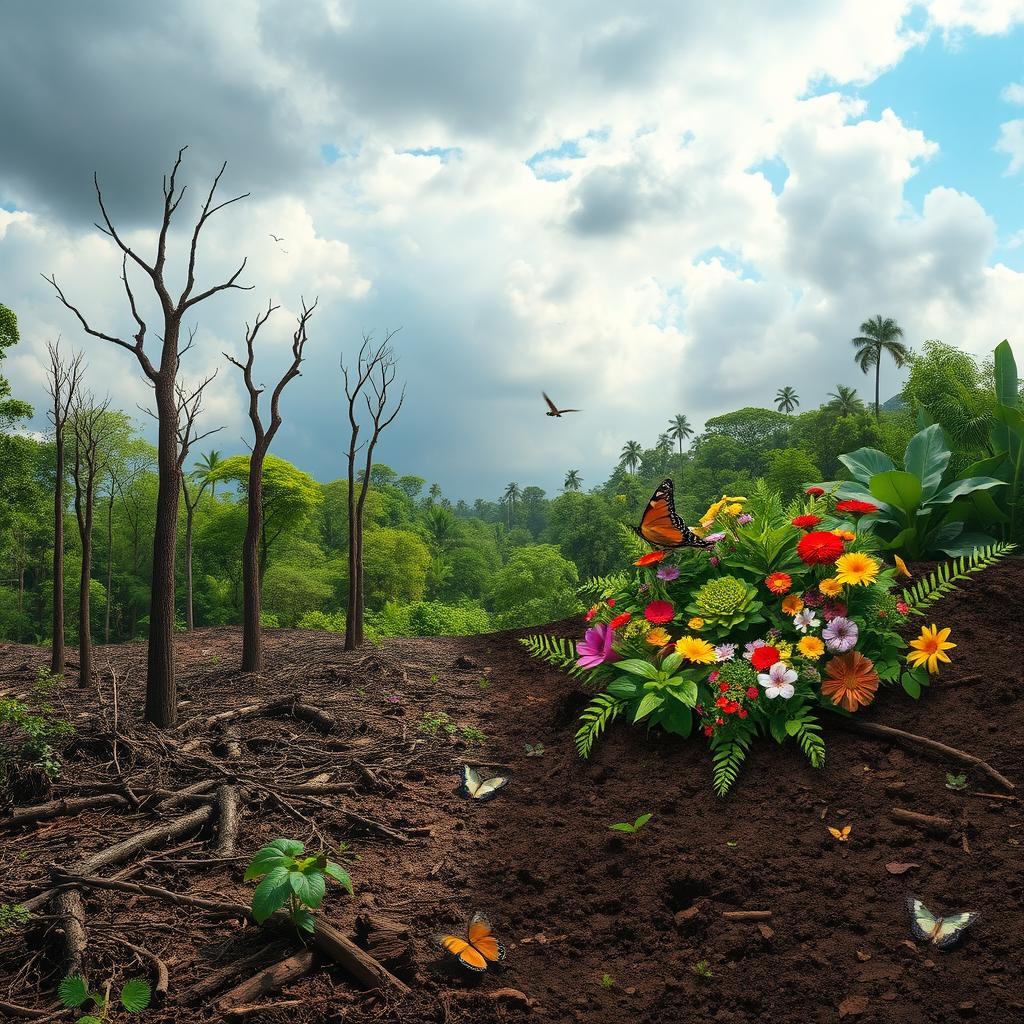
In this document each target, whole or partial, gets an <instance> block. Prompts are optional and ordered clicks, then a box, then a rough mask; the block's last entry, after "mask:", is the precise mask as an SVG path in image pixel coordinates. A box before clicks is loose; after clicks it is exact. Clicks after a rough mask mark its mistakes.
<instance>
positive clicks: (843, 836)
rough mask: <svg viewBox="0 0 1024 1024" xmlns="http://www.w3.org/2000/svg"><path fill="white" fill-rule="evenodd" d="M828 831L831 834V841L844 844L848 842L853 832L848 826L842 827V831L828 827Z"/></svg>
mask: <svg viewBox="0 0 1024 1024" xmlns="http://www.w3.org/2000/svg"><path fill="white" fill-rule="evenodd" d="M828 830H829V832H831V833H832V838H833V839H837V840H839V842H841V843H845V842H848V841H849V838H850V833H851V832H852V831H853V828H852V826H850V825H844V826H843V827H842V829H838V828H833V827H832V826H831V825H829V826H828Z"/></svg>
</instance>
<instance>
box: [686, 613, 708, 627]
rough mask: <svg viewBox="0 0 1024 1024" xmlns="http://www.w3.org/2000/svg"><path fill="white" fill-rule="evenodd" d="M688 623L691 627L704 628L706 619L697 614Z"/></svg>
mask: <svg viewBox="0 0 1024 1024" xmlns="http://www.w3.org/2000/svg"><path fill="white" fill-rule="evenodd" d="M686 625H687V626H689V628H690V629H703V628H704V620H703V619H702V618H701V617H700V616H699V615H695V616H694V617H693V618H692V619H690V621H689V622H688V623H687V624H686Z"/></svg>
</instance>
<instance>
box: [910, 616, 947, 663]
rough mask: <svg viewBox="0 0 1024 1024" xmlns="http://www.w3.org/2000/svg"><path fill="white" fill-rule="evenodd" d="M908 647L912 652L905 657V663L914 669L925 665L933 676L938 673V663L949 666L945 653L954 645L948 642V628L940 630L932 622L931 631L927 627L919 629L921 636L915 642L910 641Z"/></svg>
mask: <svg viewBox="0 0 1024 1024" xmlns="http://www.w3.org/2000/svg"><path fill="white" fill-rule="evenodd" d="M910 646H911V647H913V648H914V650H912V651H911V652H910V653H909V654H908V655H907V661H908V662H909V663H910V664H911V665H913V667H914V668H920V667H921V666H922V665H927V666H928V671H929V672H930V673H931V674H932V675H935V673H936V672H938V671H939V662H940V661H944V662H946V664H947V665H948V664H949V655H948V654H946V651H951V650H952V649H953V648H954V647H956V644H951V643H950V642H949V627H948V626H947V627H946V628H945V629H941V630H940V629H939V628H938V627H937V626H936V625H935V623H934V622H933V623H932V627H931V630H929V629H928V627H927V626H922V627H921V635H920V636H919V637H918V638H917V639H916V640H911V641H910Z"/></svg>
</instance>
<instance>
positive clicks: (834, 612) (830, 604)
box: [821, 601, 849, 622]
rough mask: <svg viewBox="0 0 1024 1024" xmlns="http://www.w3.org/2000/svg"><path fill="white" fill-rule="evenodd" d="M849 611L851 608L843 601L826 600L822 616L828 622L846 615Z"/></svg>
mask: <svg viewBox="0 0 1024 1024" xmlns="http://www.w3.org/2000/svg"><path fill="white" fill-rule="evenodd" d="M848 611H849V609H848V608H847V607H846V605H845V604H843V602H842V601H826V602H825V606H824V607H823V608H822V609H821V616H822V618H823V619H824V620H825V621H826V622H831V621H832V620H833V619H838V618H840V617H841V616H843V615H845V614H846V613H847V612H848Z"/></svg>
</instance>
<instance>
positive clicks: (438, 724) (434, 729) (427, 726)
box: [416, 711, 457, 736]
mask: <svg viewBox="0 0 1024 1024" xmlns="http://www.w3.org/2000/svg"><path fill="white" fill-rule="evenodd" d="M416 728H417V730H418V731H419V732H424V733H426V734H427V735H428V736H440V735H441V733H447V735H449V736H451V735H452V733H454V732H455V731H456V728H457V727H456V725H455V723H454V722H453V721H452V720H451V719H450V718H449V717H448V715H446V714H445V713H444V712H443V711H439V712H437V713H436V714H434V713H433V712H430V711H427V712H424V714H423V717H422V718H421V719H420V720H419V722H417V723H416Z"/></svg>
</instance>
